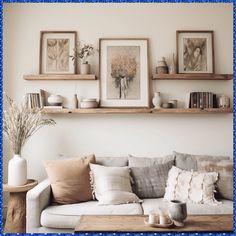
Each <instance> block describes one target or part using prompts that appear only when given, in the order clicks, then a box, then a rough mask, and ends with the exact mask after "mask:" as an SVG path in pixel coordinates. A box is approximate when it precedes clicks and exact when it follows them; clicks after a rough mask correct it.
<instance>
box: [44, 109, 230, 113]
mask: <svg viewBox="0 0 236 236" xmlns="http://www.w3.org/2000/svg"><path fill="white" fill-rule="evenodd" d="M43 112H44V113H45V114H141V113H145V114H147V113H150V114H211V113H213V114H224V113H232V112H233V109H232V108H225V109H223V108H207V109H199V108H189V109H184V108H169V109H164V108H161V109H155V108H92V109H68V108H64V109H59V108H58V109H57V108H46V109H43Z"/></svg>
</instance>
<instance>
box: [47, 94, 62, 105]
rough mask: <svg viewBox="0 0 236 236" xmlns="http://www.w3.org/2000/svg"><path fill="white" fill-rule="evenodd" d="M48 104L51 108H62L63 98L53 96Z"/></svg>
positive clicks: (49, 98)
mask: <svg viewBox="0 0 236 236" xmlns="http://www.w3.org/2000/svg"><path fill="white" fill-rule="evenodd" d="M48 103H49V105H50V106H61V105H62V103H63V98H62V96H61V95H55V94H52V95H50V96H49V97H48Z"/></svg>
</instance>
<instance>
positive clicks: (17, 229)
mask: <svg viewBox="0 0 236 236" xmlns="http://www.w3.org/2000/svg"><path fill="white" fill-rule="evenodd" d="M25 230H26V192H19V193H10V198H9V202H8V209H7V218H6V224H5V228H4V233H25Z"/></svg>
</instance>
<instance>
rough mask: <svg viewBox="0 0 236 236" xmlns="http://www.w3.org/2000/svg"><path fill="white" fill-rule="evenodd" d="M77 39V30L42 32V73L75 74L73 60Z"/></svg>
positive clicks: (40, 60) (40, 70)
mask: <svg viewBox="0 0 236 236" xmlns="http://www.w3.org/2000/svg"><path fill="white" fill-rule="evenodd" d="M76 40H77V33H76V31H41V32H40V58H39V63H40V65H39V73H40V74H75V72H76V62H74V61H72V59H71V56H73V55H74V53H75V51H74V49H75V46H76Z"/></svg>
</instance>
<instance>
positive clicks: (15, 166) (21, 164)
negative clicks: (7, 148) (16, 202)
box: [8, 155, 27, 186]
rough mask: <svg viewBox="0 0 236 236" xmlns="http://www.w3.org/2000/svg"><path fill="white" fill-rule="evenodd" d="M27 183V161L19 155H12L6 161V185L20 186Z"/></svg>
mask: <svg viewBox="0 0 236 236" xmlns="http://www.w3.org/2000/svg"><path fill="white" fill-rule="evenodd" d="M26 183H27V163H26V160H25V159H24V158H23V157H21V156H20V155H14V156H13V158H12V159H11V160H10V161H9V162H8V185H10V186H21V185H25V184H26Z"/></svg>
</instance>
